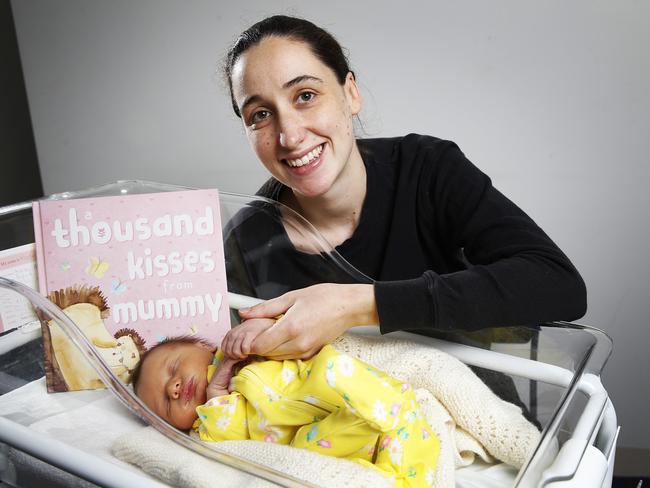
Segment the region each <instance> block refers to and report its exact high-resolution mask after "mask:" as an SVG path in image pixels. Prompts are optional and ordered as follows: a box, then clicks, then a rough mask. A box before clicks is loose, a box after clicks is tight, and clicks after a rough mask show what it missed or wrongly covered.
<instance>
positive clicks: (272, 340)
mask: <svg viewBox="0 0 650 488" xmlns="http://www.w3.org/2000/svg"><path fill="white" fill-rule="evenodd" d="M293 338H294V336H293V335H292V333H291V330H290V328H289V327H286V326H285V321H284V316H282V317H280V318H279V319H278V320H276V322H275V323H274V324H273V325H272V326H271V327H269V328H268V329H267V330H265V331H264V332H262V333H261V334H260V335H258V336H257V337H255V339H254V340H253V341H252V343H251V352H252V353H253V354H257V355H259V356H266V355H267V352H268V351H273V350H274V349H277V348H278V347H279V346H280V345H281V344H284V343H285V342H287V341H290V340H292V339H293Z"/></svg>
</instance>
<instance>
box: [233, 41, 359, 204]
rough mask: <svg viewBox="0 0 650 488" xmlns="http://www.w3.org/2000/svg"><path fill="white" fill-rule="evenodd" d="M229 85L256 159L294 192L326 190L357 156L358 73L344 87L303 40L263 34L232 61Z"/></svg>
mask: <svg viewBox="0 0 650 488" xmlns="http://www.w3.org/2000/svg"><path fill="white" fill-rule="evenodd" d="M232 87H233V96H234V98H235V102H236V104H237V106H238V107H239V110H240V113H241V114H242V121H243V123H244V127H245V129H246V134H247V136H248V139H249V141H250V143H251V145H252V147H253V150H254V151H255V153H256V154H257V157H258V158H259V159H260V161H261V162H262V164H263V165H264V166H265V167H266V169H267V170H268V171H269V172H270V173H271V174H272V175H273V176H274V177H275V178H276V179H278V180H279V181H281V182H282V183H284V184H285V185H287V186H289V187H290V188H292V189H293V190H294V193H296V194H299V195H303V196H306V197H315V196H321V195H324V194H325V193H327V191H328V190H330V188H331V187H332V185H334V183H335V182H336V181H337V180H338V179H339V177H340V176H341V174H343V172H344V169H345V168H346V166H347V165H348V164H349V162H350V160H351V158H354V157H358V152H357V151H356V150H355V147H356V146H355V139H354V133H353V130H352V116H353V115H355V114H357V113H358V112H359V111H360V110H361V97H360V95H359V91H358V89H357V86H356V83H355V82H354V78H353V77H352V74H351V73H349V74H348V76H347V78H346V80H345V83H344V85H340V84H339V82H338V80H337V79H336V75H335V74H334V72H333V71H332V70H331V69H330V68H329V67H328V66H327V65H325V64H323V63H322V61H320V60H319V59H318V58H317V57H316V56H314V54H313V53H312V51H311V49H310V47H309V46H308V45H307V44H305V43H304V42H300V41H294V40H290V39H287V38H282V37H268V38H266V39H264V40H262V41H261V42H260V43H259V44H257V45H255V46H253V47H252V48H250V49H248V50H247V51H245V52H244V54H242V55H241V56H240V58H239V59H238V60H237V62H236V63H235V65H234V67H233V70H232ZM359 159H360V157H359ZM358 162H361V161H358Z"/></svg>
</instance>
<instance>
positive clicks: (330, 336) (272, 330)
mask: <svg viewBox="0 0 650 488" xmlns="http://www.w3.org/2000/svg"><path fill="white" fill-rule="evenodd" d="M239 314H240V315H241V317H242V318H243V319H246V320H245V321H244V322H242V323H241V324H240V325H239V326H237V327H235V328H234V329H233V330H232V331H235V330H237V329H239V328H240V327H242V331H244V330H246V329H247V328H248V327H251V329H252V330H251V334H250V336H249V337H252V341H250V343H249V342H248V341H244V340H242V346H243V345H244V344H246V345H247V346H248V345H249V344H250V346H249V347H247V353H249V354H256V355H259V356H264V357H268V358H272V359H280V360H282V359H295V358H301V359H306V358H310V357H311V356H313V355H314V354H316V353H317V352H318V351H319V350H320V349H321V347H323V346H324V345H325V344H327V343H329V342H331V341H332V340H334V339H336V338H337V337H339V336H340V335H341V334H343V333H344V332H345V331H347V330H348V329H349V328H351V327H354V326H356V325H369V324H377V323H378V321H379V319H378V317H377V307H376V304H375V296H374V290H373V285H356V284H354V285H341V284H334V283H324V284H319V285H314V286H310V287H307V288H303V289H300V290H295V291H290V292H288V293H285V294H284V295H282V296H280V297H278V298H274V299H272V300H268V301H266V302H264V303H260V304H259V305H256V306H254V307H252V308H249V309H243V310H240V311H239ZM282 314H284V316H283V317H281V318H280V319H279V320H277V321H275V322H274V323H271V324H270V325H269V324H268V322H266V323H265V325H266V327H264V326H262V324H261V323H258V322H257V321H258V320H260V319H262V318H266V319H268V318H270V317H277V316H279V315H282ZM249 324H250V325H249ZM232 331H231V332H232ZM253 336H254V337H253ZM235 349H236V348H235ZM243 349H244V348H243V347H242V352H243Z"/></svg>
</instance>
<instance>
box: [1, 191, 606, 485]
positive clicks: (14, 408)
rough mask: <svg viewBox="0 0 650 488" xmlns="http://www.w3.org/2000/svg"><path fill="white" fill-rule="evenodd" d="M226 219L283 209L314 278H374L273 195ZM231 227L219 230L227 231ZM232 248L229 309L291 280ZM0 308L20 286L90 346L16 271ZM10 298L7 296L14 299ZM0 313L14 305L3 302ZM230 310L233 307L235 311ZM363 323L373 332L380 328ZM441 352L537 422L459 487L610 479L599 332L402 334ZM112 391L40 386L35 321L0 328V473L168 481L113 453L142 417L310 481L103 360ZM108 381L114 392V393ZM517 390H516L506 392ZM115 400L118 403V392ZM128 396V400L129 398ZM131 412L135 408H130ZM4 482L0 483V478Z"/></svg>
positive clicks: (261, 474)
mask: <svg viewBox="0 0 650 488" xmlns="http://www.w3.org/2000/svg"><path fill="white" fill-rule="evenodd" d="M175 189H179V188H178V187H173V186H168V185H161V184H157V183H148V182H141V181H122V182H117V183H115V184H110V185H106V186H103V187H98V188H93V189H89V190H86V191H81V192H74V193H65V194H59V195H54V196H52V197H50V198H53V199H60V198H71V197H85V196H100V195H115V194H129V193H147V192H158V191H169V190H175ZM220 206H221V213H222V215H221V221H222V224H223V225H224V226H225V227H226V228H228V226H229V225H230V226H232V225H233V222H234V223H236V221H237V219H240V218H241V216H242V215H246V213H247V212H248V213H254V214H255V215H256V216H258V217H259V218H261V219H262V221H264V220H265V219H266V220H268V221H273V222H275V223H277V221H278V219H279V215H280V213H281V212H283V215H284V223H285V225H288V226H291V227H292V228H293V229H294V230H295V231H296V232H299V233H300V234H301V235H302V236H303V237H305V238H306V239H305V242H309V243H310V244H309V245H310V246H311V247H312V249H310V250H308V252H309V253H310V254H313V255H315V256H318V258H317V259H316V261H314V263H316V264H314V276H315V277H316V278H315V279H316V280H318V279H319V278H320V281H338V282H369V280H368V278H367V277H365V276H364V275H363V274H361V273H360V272H359V271H357V270H356V269H354V268H353V267H352V266H350V265H349V264H348V263H347V262H346V261H345V260H343V259H342V258H341V257H340V256H339V255H338V254H337V253H336V252H334V251H333V250H332V249H331V247H330V246H329V245H328V244H327V242H326V241H324V240H323V239H322V238H321V237H320V236H319V235H318V234H317V233H316V231H315V230H314V229H313V228H312V227H311V226H310V225H309V224H308V223H307V222H306V221H305V220H304V219H302V218H300V216H298V215H296V214H293V213H292V212H291V211H288V210H286V209H281V208H280V207H279V206H278V204H276V203H274V202H270V201H267V200H264V199H260V198H256V197H246V196H240V195H230V194H224V193H222V194H221V196H220ZM225 235H226V233H224V236H225ZM33 240H34V237H33V230H32V214H31V204H30V203H29V202H26V203H24V204H18V205H13V206H8V207H4V208H1V209H0V249H10V248H14V247H17V246H19V245H23V244H28V243H32V242H33ZM278 245H280V244H278V243H277V242H276V241H275V240H273V239H269V240H268V244H267V245H266V247H265V248H264V249H259V252H258V253H257V255H258V258H259V259H261V260H263V259H270V258H272V257H273V255H274V254H273V253H275V252H278V251H282V250H278V249H275V248H274V247H273V246H276V247H277V246H278ZM235 254H237V253H236V252H235V251H234V250H233V249H232V248H228V246H226V259H227V261H229V264H230V266H229V269H230V270H234V272H232V273H229V276H228V286H229V290H231V291H237V292H238V293H231V294H230V304H231V308H239V307H241V306H245V305H249V304H250V303H253V302H255V301H256V298H254V297H250V296H247V295H249V294H250V295H255V294H258V295H260V293H258V292H259V290H264V293H262V295H266V296H265V298H268V296H274V295H277V294H279V293H282V292H283V291H284V290H285V289H286V288H287V285H286V284H285V283H250V280H251V277H250V276H248V275H247V274H246V273H243V272H242V273H238V272H237V269H238V266H239V264H238V262H237V260H238V259H240V256H236V255H235ZM0 293H3V294H4V297H5V298H3V299H2V300H1V301H0V307H1V306H3V304H4V306H5V307H7V306H12V305H11V304H12V303H15V300H12V299H6V297H7V294H9V295H11V297H13V299H15V297H16V296H17V295H15V294H20V295H22V296H24V297H26V298H27V299H28V300H29V301H31V303H32V305H33V306H34V307H35V308H37V309H39V310H41V312H42V313H44V314H45V315H47V316H49V317H51V318H54V319H55V320H57V321H58V322H59V323H60V324H62V326H63V327H65V328H66V330H68V331H69V334H71V338H72V339H73V340H74V341H75V342H76V343H77V344H78V346H79V347H81V348H82V349H83V350H85V351H86V353H87V355H88V356H89V358H90V359H91V360H94V361H95V362H97V363H100V362H101V359H100V358H99V356H98V355H97V354H95V353H94V351H93V349H92V348H91V347H90V346H89V345H88V343H87V341H86V340H85V339H84V337H83V336H82V335H80V334H79V333H78V332H76V329H75V328H74V324H72V323H71V322H70V320H69V319H67V317H65V316H64V315H63V314H62V313H61V312H60V310H58V309H57V307H55V306H54V305H53V304H51V303H50V302H48V301H47V300H45V299H43V298H42V297H40V296H39V295H38V294H37V293H36V292H35V291H34V290H32V289H31V288H29V287H27V286H23V285H21V284H20V283H17V282H16V281H13V280H10V279H5V278H0ZM7 304H9V305H7ZM0 311H1V312H11V310H8V311H7V310H2V309H0ZM233 317H235V315H233ZM356 333H361V334H364V333H365V334H376V332H375V329H374V328H370V327H368V328H358V330H357V331H356ZM397 335H400V336H403V337H408V338H411V339H415V340H417V341H418V342H421V343H424V344H427V345H430V346H431V347H436V348H438V349H441V350H443V351H446V352H448V353H450V354H452V355H454V356H456V357H457V358H459V359H460V360H461V361H463V362H464V363H466V364H469V365H472V366H475V367H479V368H483V371H484V372H485V371H487V373H488V376H489V373H490V372H494V373H493V374H496V375H498V376H499V377H500V378H501V379H506V382H507V383H508V385H510V386H511V387H512V388H511V389H512V391H513V392H514V395H515V396H516V397H517V401H518V402H519V403H520V405H521V406H522V407H523V408H524V410H526V412H527V416H528V417H529V419H531V420H532V421H533V422H534V423H536V424H537V425H538V426H539V427H540V429H541V430H542V435H541V438H540V442H539V444H538V445H537V447H536V449H535V450H534V452H533V453H532V454H531V456H530V457H529V459H528V460H527V462H526V463H525V464H524V466H523V467H522V468H521V469H520V470H519V471H518V472H516V471H515V470H513V469H509V468H507V467H505V466H504V468H503V469H502V470H501V471H500V472H498V473H497V474H496V475H494V476H492V474H491V472H488V471H486V469H488V467H486V466H483V467H480V466H479V467H478V468H477V467H476V466H470V467H468V468H461V469H460V470H458V471H457V478H456V479H457V485H458V486H520V487H529V486H531V487H532V486H553V487H560V486H572V487H582V486H604V487H607V486H610V485H611V480H612V473H613V464H614V453H615V448H616V440H617V435H618V426H617V420H616V415H615V411H614V408H613V406H612V404H611V402H610V400H609V398H608V395H607V392H606V391H605V389H604V388H603V386H602V384H601V382H600V373H601V371H602V368H603V367H604V365H605V363H606V361H607V358H608V357H609V354H610V352H611V347H612V345H611V341H610V339H609V338H608V337H607V336H606V335H605V334H604V333H603V332H601V331H599V330H597V329H594V328H591V327H586V326H580V325H575V324H570V323H548V324H538V325H535V326H526V327H521V328H492V329H486V330H483V331H480V332H475V333H463V332H460V331H458V332H455V333H453V334H447V335H445V336H444V337H442V336H438V337H424V336H419V335H418V336H416V335H413V334H408V333H400V334H397ZM99 373H100V376H101V377H102V379H103V380H104V382H105V383H106V384H107V385H108V386H109V388H110V390H108V391H107V390H97V391H82V392H71V393H62V394H54V395H48V394H46V393H45V385H44V380H43V378H42V376H43V362H42V341H41V338H40V327H39V326H38V324H37V323H36V324H35V323H25V324H22V325H21V326H20V327H17V328H14V329H10V330H6V331H4V332H2V333H1V334H0V481H1V482H4V483H6V484H8V485H10V486H12V485H17V486H44V485H45V484H47V485H48V486H92V485H93V484H97V485H100V486H116V487H124V486H138V487H139V486H162V485H161V483H160V482H158V481H156V480H155V479H154V478H152V477H150V476H148V475H146V474H144V473H143V472H141V471H139V470H138V469H137V468H135V467H133V466H130V465H128V464H126V463H123V462H121V461H119V460H117V459H115V458H114V457H112V456H111V454H110V445H111V442H112V441H113V440H114V439H115V438H116V436H118V435H120V434H123V433H124V432H129V430H130V429H139V428H141V426H142V425H143V424H142V423H141V421H140V420H139V419H138V418H137V416H136V415H133V413H132V412H135V413H136V414H137V415H138V416H140V417H141V418H143V419H146V420H147V421H148V422H149V423H151V424H153V425H154V426H155V427H156V428H157V429H159V430H160V431H162V432H163V433H165V435H167V436H169V437H171V438H173V439H174V440H175V441H176V442H179V443H181V444H182V445H185V446H186V447H188V448H190V449H193V450H197V451H198V452H200V453H202V454H204V455H207V456H210V457H213V458H216V459H217V460H218V461H215V462H220V463H223V464H224V465H229V466H231V467H235V468H236V469H238V470H241V471H245V472H247V473H250V475H251V476H252V477H253V479H254V478H255V477H257V478H263V479H266V480H270V481H272V482H274V483H276V484H279V485H285V486H302V485H303V484H304V483H305V480H297V479H295V478H292V477H289V476H286V475H284V474H283V473H280V472H277V471H276V470H273V469H269V468H268V467H264V466H260V465H256V464H255V463H252V462H250V461H245V460H242V459H237V458H235V457H232V456H228V455H224V454H215V453H214V452H213V451H211V450H210V449H206V448H202V447H201V446H198V445H197V444H196V443H195V442H193V441H191V440H190V439H189V438H188V437H187V436H185V435H183V434H182V433H180V432H178V431H175V430H174V429H172V428H171V427H169V426H168V425H167V424H165V423H164V422H161V421H160V420H158V419H157V418H156V417H155V416H154V415H153V414H151V413H150V412H149V411H148V410H147V409H146V407H144V405H143V404H141V403H139V401H138V400H137V399H135V398H134V397H132V396H131V394H130V389H129V388H128V387H125V386H124V385H122V384H121V383H120V382H119V381H117V380H116V379H115V378H114V377H111V376H109V375H108V373H106V370H104V369H101V367H100V369H99ZM111 391H112V393H113V394H111ZM511 394H512V392H511ZM118 399H119V401H118ZM124 405H126V406H127V407H128V409H127V408H125V406H124ZM129 409H130V410H131V412H130V411H129ZM90 412H92V414H93V415H99V416H101V418H102V419H104V421H103V422H101V423H100V424H101V425H100V426H93V428H92V429H90V430H88V427H87V426H86V425H84V423H83V422H80V421H79V420H78V419H79V418H80V417H83V416H84V415H89V414H90ZM0 485H1V483H0Z"/></svg>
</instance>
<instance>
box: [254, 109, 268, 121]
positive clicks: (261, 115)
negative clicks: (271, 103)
mask: <svg viewBox="0 0 650 488" xmlns="http://www.w3.org/2000/svg"><path fill="white" fill-rule="evenodd" d="M269 115H270V113H269V112H268V111H267V110H258V111H257V112H255V113H253V115H251V117H250V123H251V124H259V123H260V122H262V121H263V120H264V119H266V118H268V116H269Z"/></svg>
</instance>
